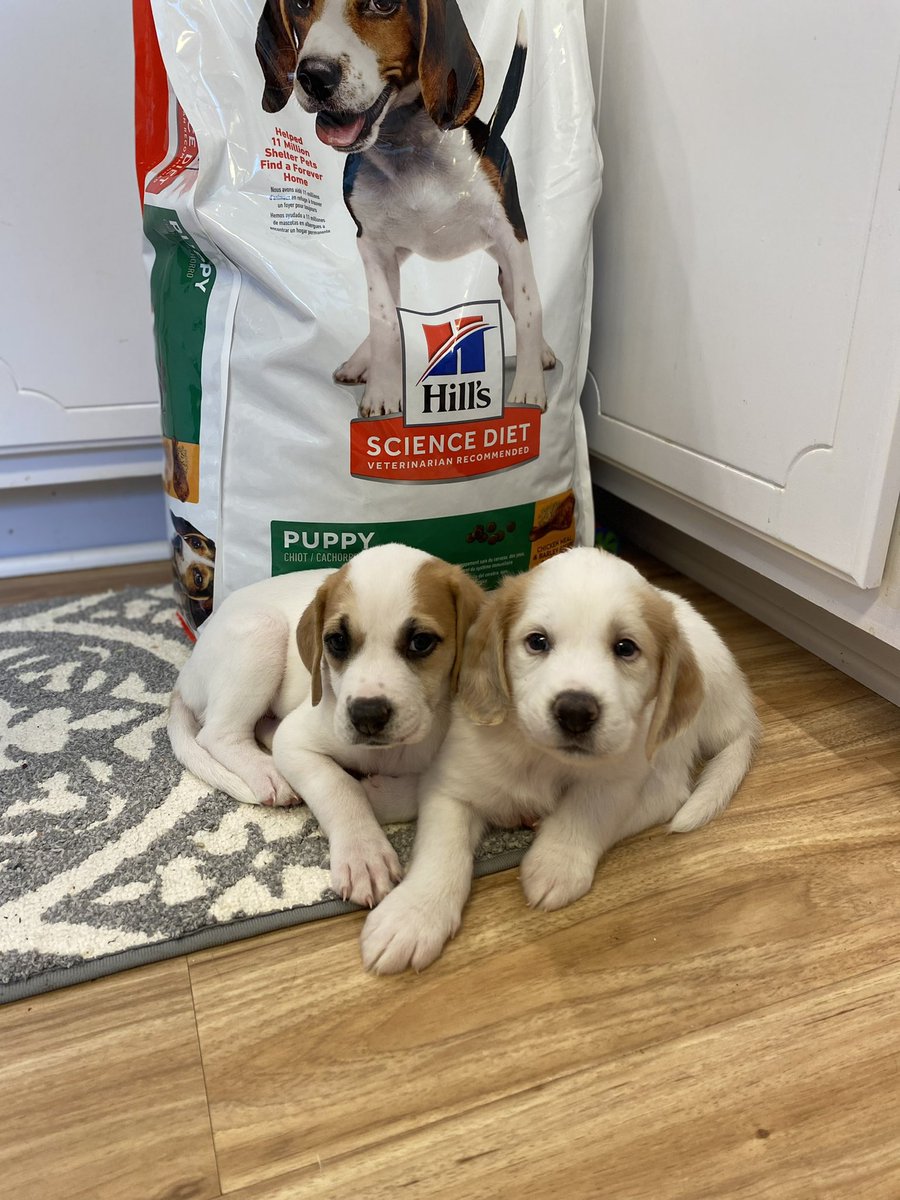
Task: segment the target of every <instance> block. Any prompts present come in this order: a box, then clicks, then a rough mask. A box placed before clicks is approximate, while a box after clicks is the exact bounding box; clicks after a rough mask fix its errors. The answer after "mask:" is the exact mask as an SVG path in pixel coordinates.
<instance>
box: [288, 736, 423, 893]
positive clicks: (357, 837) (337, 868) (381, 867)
mask: <svg viewBox="0 0 900 1200" xmlns="http://www.w3.org/2000/svg"><path fill="white" fill-rule="evenodd" d="M279 766H280V767H281V769H282V770H283V771H284V773H285V775H286V776H287V778H288V779H289V780H292V781H296V782H297V783H298V784H299V783H300V781H301V780H302V785H301V786H302V789H303V790H302V796H303V799H304V800H305V801H306V803H307V805H308V806H309V808H310V810H311V811H312V813H313V815H314V816H315V818H316V820H317V821H318V822H319V824H320V825H321V826H322V829H323V830H324V831H325V834H326V835H327V837H328V845H329V853H330V860H331V886H332V888H333V889H334V891H336V892H337V894H338V895H339V896H340V897H341V898H342V899H343V900H350V901H351V902H352V903H353V904H359V905H362V906H363V907H366V908H372V907H373V906H374V905H376V904H378V903H379V902H380V901H381V900H383V899H384V897H385V896H386V895H387V894H388V892H389V891H390V890H391V888H392V887H393V886H394V884H395V883H397V882H398V881H399V880H400V879H402V878H403V871H402V868H401V866H400V860H399V859H398V858H397V855H396V853H395V851H394V848H393V846H392V845H391V843H390V842H389V841H388V840H387V837H386V836H385V833H384V830H383V829H382V828H381V826H380V825H379V824H378V822H377V821H376V820H375V814H374V813H373V812H372V807H371V805H370V804H369V801H368V798H367V797H366V793H365V789H364V788H363V786H362V784H361V783H359V782H358V781H357V780H356V779H353V778H352V777H351V776H350V775H348V774H347V772H346V771H344V770H343V769H342V768H341V767H339V766H338V764H337V763H336V762H335V761H334V759H332V758H329V757H328V756H327V755H325V754H316V753H315V751H312V750H300V749H296V748H293V747H292V748H291V749H290V750H289V751H286V750H284V749H283V748H282V747H279Z"/></svg>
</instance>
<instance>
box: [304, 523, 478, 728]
mask: <svg viewBox="0 0 900 1200" xmlns="http://www.w3.org/2000/svg"><path fill="white" fill-rule="evenodd" d="M482 595H483V593H482V591H481V589H480V588H479V587H478V585H477V584H476V583H474V582H473V581H472V580H471V579H469V577H468V576H467V575H466V574H465V573H464V572H463V571H461V570H460V569H459V568H458V567H452V566H449V565H448V564H447V563H443V562H441V561H440V560H438V559H434V558H431V557H429V556H427V555H425V554H423V553H422V552H421V551H416V550H411V549H410V548H409V547H406V546H380V547H375V548H373V549H371V550H367V551H364V552H363V553H362V554H360V555H358V556H357V557H356V558H355V559H353V560H352V561H351V562H350V563H348V564H347V566H346V567H342V568H341V570H340V571H338V572H337V573H336V574H335V575H333V576H330V577H329V578H328V579H327V580H326V581H325V583H323V584H322V586H321V587H320V588H319V591H318V592H317V594H316V597H315V599H314V601H313V602H312V604H310V605H309V607H308V608H307V609H306V611H305V612H304V614H303V616H302V618H301V620H300V624H299V626H298V629H297V645H298V647H299V650H300V655H301V658H302V659H303V662H304V664H305V665H306V667H307V669H308V670H309V672H310V675H311V677H312V682H311V700H312V703H313V705H317V704H319V703H320V702H321V700H322V698H323V696H328V695H332V696H333V700H334V728H335V733H336V734H337V736H338V737H339V738H340V739H341V740H342V741H345V742H347V743H348V744H354V745H368V746H394V745H403V744H407V743H413V742H417V741H421V740H422V739H423V738H425V737H426V736H427V735H428V733H429V731H430V729H431V727H432V723H433V720H434V716H435V714H436V713H437V712H438V711H439V710H442V711H444V712H445V713H446V710H447V703H448V701H449V698H450V695H451V693H452V691H453V690H455V687H456V681H457V677H458V674H459V669H460V664H461V659H462V647H463V644H464V641H465V635H466V632H467V631H468V628H469V625H470V624H471V622H472V620H474V617H475V614H476V612H477V611H478V608H479V607H480V604H481V599H482Z"/></svg>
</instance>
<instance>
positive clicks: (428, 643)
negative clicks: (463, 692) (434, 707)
mask: <svg viewBox="0 0 900 1200" xmlns="http://www.w3.org/2000/svg"><path fill="white" fill-rule="evenodd" d="M483 602H484V592H483V591H482V589H481V588H480V587H479V586H478V584H477V583H475V581H474V580H473V579H471V578H470V577H469V576H468V575H467V574H466V573H465V571H463V570H462V568H460V567H454V566H451V565H450V564H449V563H445V562H442V561H440V560H439V559H432V560H431V561H430V562H426V563H424V564H423V565H422V566H421V567H420V568H419V570H418V572H417V573H416V578H415V582H414V586H413V616H412V617H411V618H410V620H409V622H408V623H407V625H406V626H404V629H403V631H402V634H401V642H402V643H404V644H405V646H404V653H405V654H406V657H407V659H408V660H409V661H410V662H411V663H413V664H414V665H416V666H417V667H418V669H419V670H420V671H421V673H422V676H423V679H424V680H426V684H425V686H426V687H428V688H429V690H430V691H431V693H432V694H433V695H435V696H436V695H437V694H438V692H439V691H441V690H443V689H444V687H445V684H446V683H447V681H449V684H450V691H451V693H455V692H456V690H457V688H458V686H459V676H460V670H461V668H462V664H463V650H464V647H465V643H466V635H467V634H468V631H469V627H470V626H471V624H472V622H473V621H474V620H475V618H476V616H477V614H478V612H479V611H480V609H481V606H482V603H483ZM435 638H436V640H434V639H435Z"/></svg>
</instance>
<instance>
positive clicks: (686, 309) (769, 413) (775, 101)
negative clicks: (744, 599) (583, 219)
mask: <svg viewBox="0 0 900 1200" xmlns="http://www.w3.org/2000/svg"><path fill="white" fill-rule="evenodd" d="M898 63H900V4H897V3H896V0H883V2H882V0H828V2H827V3H823V2H822V0H787V2H786V0H752V2H750V0H731V2H730V3H727V4H720V3H714V2H713V0H678V3H677V4H673V3H671V0H608V2H607V4H606V21H605V46H604V55H603V76H602V96H601V104H600V122H599V128H600V138H601V146H602V149H603V154H604V159H605V171H604V193H603V198H602V200H601V204H600V209H599V212H598V218H597V226H596V242H595V267H596V285H595V286H596V292H595V303H594V335H593V343H592V348H591V355H590V375H589V378H588V387H587V390H586V394H585V410H586V415H587V418H588V426H589V441H590V444H591V448H592V450H593V451H594V453H595V454H597V455H599V456H601V458H602V459H603V460H605V461H607V462H608V463H611V464H614V465H615V466H616V467H618V468H624V469H625V470H626V471H628V472H630V473H631V474H632V475H636V476H639V477H641V478H642V479H644V480H648V481H651V482H652V483H653V484H654V485H657V486H658V487H662V488H664V489H667V490H668V491H670V492H675V493H678V494H679V495H681V496H683V497H686V498H687V499H689V500H691V501H693V502H694V503H695V504H697V505H701V506H703V507H704V508H705V509H707V510H709V511H712V512H714V513H717V514H719V515H722V516H724V517H726V518H728V519H729V520H730V521H732V522H735V523H737V524H739V525H741V526H744V527H745V528H748V529H750V530H753V531H755V532H757V533H759V534H761V535H763V536H764V537H765V538H767V539H770V540H772V541H774V542H776V543H778V544H780V545H782V546H785V547H787V548H789V549H791V550H793V551H795V552H797V553H799V554H801V555H803V556H804V557H806V558H808V559H811V560H813V561H815V562H817V563H818V564H820V565H822V566H824V567H826V568H828V569H829V570H830V571H832V572H835V573H837V574H839V575H841V576H843V577H845V578H847V579H849V580H852V581H853V582H855V583H856V584H858V585H861V586H864V587H871V586H874V585H876V584H877V583H878V582H879V580H880V577H881V570H882V567H883V563H884V556H885V552H886V548H887V541H888V537H889V534H890V529H891V521H892V516H893V513H894V511H895V510H896V507H897V498H898V493H900V428H898V427H900V349H898V348H900V90H898V84H897V78H898ZM608 474H609V479H604V472H603V469H602V468H601V469H600V471H599V475H600V478H601V481H603V482H608V483H609V484H610V486H612V487H613V489H614V490H615V482H614V480H615V477H616V474H617V472H616V471H611V472H609V473H608Z"/></svg>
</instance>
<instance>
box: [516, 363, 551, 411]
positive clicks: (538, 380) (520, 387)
mask: <svg viewBox="0 0 900 1200" xmlns="http://www.w3.org/2000/svg"><path fill="white" fill-rule="evenodd" d="M506 403H507V404H531V405H536V406H537V407H538V408H539V409H540V410H541V412H546V411H547V389H546V388H545V387H544V377H543V375H537V374H527V375H526V374H524V373H523V374H521V375H520V374H519V372H518V371H517V372H516V377H515V379H513V385H512V389H511V390H510V394H509V397H508V398H507V401H506Z"/></svg>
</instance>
